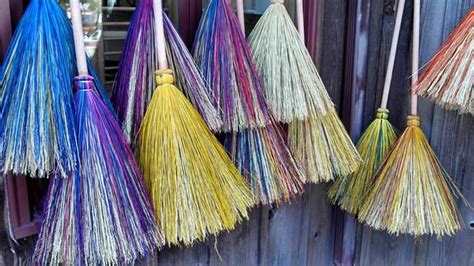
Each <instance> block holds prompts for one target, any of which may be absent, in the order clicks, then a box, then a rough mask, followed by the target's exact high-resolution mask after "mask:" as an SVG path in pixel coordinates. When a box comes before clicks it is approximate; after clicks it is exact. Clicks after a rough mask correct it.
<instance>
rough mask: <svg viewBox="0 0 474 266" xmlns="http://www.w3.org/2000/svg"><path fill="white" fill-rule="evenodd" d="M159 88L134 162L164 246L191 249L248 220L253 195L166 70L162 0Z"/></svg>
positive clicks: (157, 4) (157, 7) (157, 9)
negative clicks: (138, 164) (138, 165)
mask: <svg viewBox="0 0 474 266" xmlns="http://www.w3.org/2000/svg"><path fill="white" fill-rule="evenodd" d="M153 5H154V15H155V18H156V19H155V31H156V36H158V39H159V40H160V41H158V42H156V43H157V52H158V53H157V54H158V60H159V68H160V70H159V71H157V72H156V74H157V84H158V88H157V89H156V90H155V92H154V94H153V97H152V99H151V101H150V104H149V106H148V109H147V111H146V114H145V117H144V119H143V122H142V125H141V129H140V132H139V147H138V148H139V150H138V157H139V163H140V166H141V169H142V171H143V176H144V178H145V182H146V185H147V186H148V189H149V191H150V195H151V199H152V203H153V204H154V209H155V214H156V218H157V222H158V225H159V228H160V229H161V230H162V233H163V236H164V238H165V242H166V244H167V245H176V244H179V243H184V244H185V245H189V244H192V243H193V242H194V241H196V240H203V239H205V238H206V236H207V235H210V234H211V235H215V234H217V233H219V232H220V231H223V230H231V229H233V228H234V227H235V224H236V223H238V222H240V221H242V220H243V219H246V218H248V213H247V208H249V207H251V206H252V205H253V197H252V193H251V191H250V189H249V187H248V184H247V183H246V182H245V180H244V178H243V177H242V176H241V175H240V173H239V171H238V170H237V168H236V167H235V166H234V165H233V163H232V161H231V160H230V159H229V157H228V156H227V154H226V152H225V150H224V148H223V147H222V146H221V145H220V144H219V142H218V140H217V139H216V138H215V137H214V136H213V135H212V133H211V132H210V131H209V129H208V128H207V126H206V124H205V122H204V120H203V119H202V118H201V116H200V115H199V113H198V112H197V111H196V110H195V109H194V107H193V106H192V104H191V103H190V102H189V101H188V100H187V99H186V97H185V96H184V95H183V94H182V93H181V91H180V90H178V89H177V88H176V87H175V86H174V85H173V83H174V79H173V75H172V72H171V70H169V69H168V63H167V60H166V48H165V42H164V34H163V20H162V5H161V0H154V1H153Z"/></svg>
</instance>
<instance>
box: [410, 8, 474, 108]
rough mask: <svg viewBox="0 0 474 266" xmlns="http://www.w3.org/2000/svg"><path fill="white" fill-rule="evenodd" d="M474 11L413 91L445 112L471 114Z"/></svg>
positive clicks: (473, 95) (472, 106)
mask: <svg viewBox="0 0 474 266" xmlns="http://www.w3.org/2000/svg"><path fill="white" fill-rule="evenodd" d="M473 38H474V9H471V10H470V11H469V13H468V15H466V17H465V18H464V19H463V20H462V21H461V23H460V24H459V25H458V26H457V27H456V29H455V30H454V31H453V33H451V36H449V38H448V40H447V41H446V42H445V44H444V45H443V46H442V47H441V49H440V50H439V52H438V53H437V54H436V55H435V57H434V58H433V60H432V61H431V62H430V63H429V65H428V66H427V68H426V70H425V72H424V73H423V74H422V75H421V77H420V79H419V80H418V82H417V83H416V84H415V86H413V88H412V90H413V91H414V92H415V93H416V94H418V95H420V96H424V97H427V98H428V99H430V100H432V101H434V102H436V103H437V104H439V105H441V106H442V107H443V108H446V109H448V110H458V111H459V112H460V113H470V114H471V115H473V114H474V89H473V82H474V76H473V74H474V68H473V67H472V65H473V59H474V55H473V50H474V45H473V42H474V41H473Z"/></svg>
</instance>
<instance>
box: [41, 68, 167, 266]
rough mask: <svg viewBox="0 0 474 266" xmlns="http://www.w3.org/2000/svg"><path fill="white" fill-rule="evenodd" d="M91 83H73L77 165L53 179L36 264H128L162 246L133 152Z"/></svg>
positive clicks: (88, 79)
mask: <svg viewBox="0 0 474 266" xmlns="http://www.w3.org/2000/svg"><path fill="white" fill-rule="evenodd" d="M92 79H93V78H92V77H89V76H86V77H76V79H75V87H76V89H77V92H76V95H75V115H76V124H77V131H78V144H79V155H80V166H79V169H78V170H76V171H75V172H74V174H73V175H71V176H70V177H68V178H67V179H62V178H59V177H56V178H54V179H53V180H52V181H51V184H50V189H49V193H48V196H47V202H46V205H45V216H44V219H43V224H42V227H41V231H40V234H39V237H38V242H37V244H36V248H35V253H34V261H35V262H36V263H38V264H40V265H46V264H52V265H56V264H66V265H82V264H92V265H109V264H132V263H133V262H134V261H135V260H136V259H138V258H140V257H143V256H146V255H148V254H151V253H152V252H153V251H154V250H155V249H156V248H157V247H159V246H161V245H162V244H163V243H162V238H161V236H160V233H159V231H158V227H157V225H156V221H155V217H154V215H153V209H152V207H151V204H150V201H149V197H148V195H147V191H146V188H145V184H144V182H143V180H142V178H141V176H140V171H139V168H138V165H137V164H136V162H135V160H134V157H133V153H132V151H131V150H130V148H129V147H128V145H127V143H126V141H125V139H124V137H123V133H122V130H121V128H120V126H119V125H118V123H117V121H116V120H115V117H114V116H113V114H112V113H110V112H109V110H108V109H107V107H106V106H105V105H104V104H103V102H102V101H101V100H100V98H99V96H98V95H97V93H96V92H95V90H94V86H93V81H92Z"/></svg>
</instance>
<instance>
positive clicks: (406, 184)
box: [359, 116, 462, 237]
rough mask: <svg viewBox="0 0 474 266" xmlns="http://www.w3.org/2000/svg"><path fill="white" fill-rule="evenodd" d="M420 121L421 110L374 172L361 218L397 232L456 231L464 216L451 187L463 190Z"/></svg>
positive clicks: (410, 119) (449, 232)
mask: <svg viewBox="0 0 474 266" xmlns="http://www.w3.org/2000/svg"><path fill="white" fill-rule="evenodd" d="M419 125H420V120H419V117H418V116H409V117H408V125H407V126H408V127H407V128H406V130H405V132H404V133H403V134H402V135H401V136H400V138H399V139H398V140H397V142H396V143H395V144H394V146H393V148H392V150H391V151H390V153H389V154H388V155H387V158H386V160H385V161H384V162H383V163H382V165H381V166H380V169H379V170H378V172H377V174H376V176H375V177H374V183H373V185H372V187H371V188H370V191H369V193H368V195H367V197H366V199H365V201H364V203H363V205H362V207H361V209H360V211H359V220H360V221H361V222H365V223H367V224H368V225H369V226H371V227H374V228H375V229H383V230H387V231H388V232H389V233H391V234H397V235H398V234H411V235H415V236H418V235H424V234H435V235H437V236H438V237H441V236H444V235H453V234H454V233H455V232H456V231H457V230H459V229H460V227H461V224H462V218H461V216H460V214H459V211H458V208H457V206H456V202H455V200H454V198H453V194H452V192H455V193H456V194H458V195H461V194H460V191H459V190H458V189H457V187H456V186H455V184H454V181H453V180H452V179H451V178H450V177H449V175H448V174H447V173H446V171H445V170H444V169H443V168H442V166H441V163H440V162H439V161H438V158H437V157H436V155H435V153H434V152H433V150H432V149H431V147H430V145H429V143H428V140H427V139H426V137H425V135H424V134H423V131H422V130H421V128H420V127H419Z"/></svg>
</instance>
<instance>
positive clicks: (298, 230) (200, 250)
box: [0, 0, 474, 266]
mask: <svg viewBox="0 0 474 266" xmlns="http://www.w3.org/2000/svg"><path fill="white" fill-rule="evenodd" d="M195 1H198V0H195ZM199 1H200V0H199ZM288 1H289V2H291V1H290V0H288ZM313 1H314V0H306V1H305V5H306V6H307V7H308V8H310V10H308V9H307V10H306V14H312V16H311V17H306V19H307V20H308V21H307V22H306V23H307V24H308V23H318V24H312V25H309V26H312V27H311V28H313V29H314V32H308V36H311V37H312V41H309V42H308V43H307V44H308V46H309V50H310V51H311V52H312V54H313V57H314V58H313V59H314V61H315V62H317V66H318V69H319V71H320V74H321V76H322V78H323V81H324V82H325V84H326V86H327V89H328V91H329V94H330V95H331V97H332V98H333V100H334V102H335V104H336V105H337V106H338V110H339V111H340V112H341V115H343V116H344V117H354V116H357V115H360V119H361V121H360V123H361V125H362V126H361V127H360V128H365V127H366V126H367V125H368V124H369V123H370V122H371V121H372V120H373V118H374V115H375V110H376V109H377V107H378V106H379V104H380V98H381V94H382V93H381V89H382V87H383V80H384V74H385V69H386V62H387V60H388V54H389V49H390V41H391V37H392V33H393V27H394V23H395V14H394V12H395V11H394V10H393V8H394V7H396V6H397V1H396V0H382V1H375V0H353V2H352V1H344V0H319V1H315V2H313ZM13 2H15V4H13V5H12V3H13ZM17 2H21V1H18V0H0V29H1V31H0V55H1V54H3V53H2V51H4V50H5V48H6V43H7V42H8V40H9V36H10V35H11V29H12V26H11V22H8V21H9V20H10V21H11V20H12V12H11V7H12V6H13V7H15V6H17V5H18V3H17ZM184 2H187V3H189V4H190V5H191V3H192V2H193V0H186V1H184ZM315 3H317V4H316V5H315ZM367 3H370V5H368V6H365V7H366V8H368V9H369V11H370V12H369V14H365V15H364V16H363V17H364V18H365V19H366V20H367V22H368V23H369V25H368V32H367V37H368V45H367V47H368V48H367V57H366V58H365V59H364V60H365V61H366V66H365V67H366V75H363V76H362V77H361V78H360V79H359V80H358V81H357V82H360V83H359V84H363V87H364V91H365V93H364V94H363V96H360V95H358V97H363V99H361V100H360V101H363V106H362V108H360V112H361V113H360V114H355V113H353V109H351V108H349V109H347V108H342V107H343V106H347V105H348V104H351V102H352V104H353V102H354V98H352V100H351V99H348V98H347V97H345V95H348V94H347V93H348V92H347V89H348V87H353V86H350V85H348V83H347V75H346V73H347V70H348V67H349V66H347V61H346V58H347V57H348V56H350V55H348V53H350V51H351V50H352V51H358V50H357V47H360V46H356V48H354V49H347V42H348V39H347V38H348V36H350V35H348V34H347V31H348V29H349V26H348V25H351V23H352V24H353V22H351V21H349V20H350V19H351V18H354V17H356V18H357V17H358V15H360V14H352V15H351V13H350V12H351V10H352V9H351V8H350V7H351V5H352V6H353V5H356V4H359V5H360V4H367ZM473 6H474V3H473V1H472V0H449V1H446V0H424V1H422V17H421V27H422V29H421V62H420V63H421V65H423V64H424V63H426V62H427V61H429V60H430V58H431V57H432V56H433V55H434V53H435V52H436V51H437V49H438V48H439V47H440V45H441V44H442V42H443V40H445V39H446V38H447V37H448V36H449V33H450V32H451V31H452V29H453V28H454V27H455V26H456V24H457V23H458V22H459V21H460V19H461V18H462V17H463V15H464V14H466V12H467V11H468V10H469V8H471V7H473ZM21 8H23V7H21ZM180 8H183V7H182V6H181V7H180ZM405 8H406V9H405V13H404V20H403V23H402V29H401V36H400V41H399V46H398V53H397V58H396V61H395V71H394V77H393V81H392V93H391V96H390V100H389V109H390V111H391V121H392V122H393V124H394V125H395V126H396V127H397V128H398V129H400V130H403V129H404V127H405V123H406V116H407V114H408V109H409V108H408V103H409V92H408V88H409V83H410V71H411V69H410V56H411V48H410V44H411V42H410V39H411V20H412V1H407V4H406V7H405ZM362 11H367V10H362ZM15 14H18V13H15ZM180 14H185V12H182V11H181V12H180ZM315 14H317V15H318V16H319V17H318V18H317V19H315V18H314V16H315ZM7 16H9V17H10V18H8V17H7ZM14 17H16V18H17V17H18V15H17V16H14ZM16 21H17V20H16ZM181 22H182V23H183V24H186V23H187V22H185V21H184V20H181ZM194 26H195V25H194ZM318 29H319V31H318ZM183 33H184V34H185V35H186V36H191V35H190V32H188V31H184V32H183ZM186 39H187V42H188V44H189V43H190V41H191V40H192V39H191V37H186ZM360 49H363V47H362V48H360ZM359 51H360V50H359ZM0 58H1V56H0ZM349 95H351V94H349ZM352 96H354V95H353V94H352ZM342 111H343V112H342ZM420 116H421V119H422V128H423V129H424V131H425V133H426V135H427V137H428V138H429V139H430V141H431V144H432V146H433V148H434V150H435V152H436V153H437V154H438V155H439V158H440V160H441V161H442V163H443V165H444V166H445V167H446V170H447V171H448V173H450V174H451V176H452V177H453V178H454V179H455V180H456V182H457V183H458V185H459V186H460V187H461V189H462V191H463V192H464V194H465V196H466V198H467V199H468V200H470V202H471V203H473V204H474V181H473V179H474V156H473V155H474V153H473V151H474V118H473V117H472V116H469V115H463V116H459V115H457V114H456V113H454V112H447V111H444V110H442V109H440V108H439V107H437V106H435V105H433V104H431V103H430V102H428V101H426V100H424V99H422V100H420ZM345 120H346V119H345ZM351 120H352V121H353V118H352V119H349V120H348V121H349V122H350V121H351ZM358 131H359V132H351V133H352V135H353V136H354V137H356V138H357V137H358V136H359V135H360V130H358ZM305 188H306V192H305V193H304V194H303V195H302V196H301V198H300V199H299V200H298V201H296V202H294V203H293V204H291V205H283V206H280V208H278V209H276V208H275V209H273V208H269V207H259V208H255V209H254V210H253V211H252V212H251V218H250V221H248V222H246V223H243V224H241V225H239V226H238V227H237V229H236V230H234V231H232V232H229V233H222V234H221V235H219V236H218V237H216V238H210V239H208V241H207V242H205V243H200V244H196V245H195V246H193V247H191V248H178V247H173V248H165V249H164V250H162V251H161V252H160V253H159V254H158V256H157V257H155V258H152V259H150V260H148V261H147V262H143V263H141V264H148V265H155V264H157V263H158V264H160V265H333V264H335V262H337V264H340V265H347V263H350V262H351V261H352V262H353V263H354V264H355V265H374V266H381V265H446V266H448V265H461V266H463V265H474V255H473V253H472V247H473V246H474V231H473V227H474V212H473V211H472V210H471V209H469V208H468V207H466V206H464V205H463V204H462V203H461V201H459V202H458V203H459V206H460V209H461V212H462V215H463V217H464V219H465V223H466V225H465V227H464V228H463V230H462V231H461V232H459V233H458V234H457V235H456V236H454V237H450V238H444V239H443V240H441V241H439V240H437V239H436V238H434V237H421V238H418V239H414V238H412V237H409V236H399V237H395V236H390V235H388V234H387V233H385V232H380V231H373V230H371V229H369V228H367V227H366V226H364V225H361V224H358V223H356V224H355V225H354V228H353V229H351V230H349V229H350V226H349V227H348V226H347V221H349V222H351V221H353V220H351V217H350V216H347V215H344V214H343V213H342V212H340V211H339V210H337V208H335V207H333V206H331V205H330V204H329V203H328V202H327V200H326V191H327V190H326V189H327V185H324V184H323V185H307V186H306V187H305ZM341 217H342V218H341ZM344 221H346V222H344ZM345 223H346V225H344V224H345ZM349 225H350V224H349ZM0 226H3V224H1V223H0ZM2 228H3V227H2ZM341 228H342V234H341ZM347 228H349V229H347ZM344 232H345V233H344ZM348 232H352V233H351V234H350V235H348ZM0 233H1V234H0V241H1V243H2V244H1V245H0V246H1V248H0V252H1V253H0V264H2V262H6V263H7V264H9V263H8V262H11V261H12V257H13V256H12V253H11V252H10V251H9V247H8V246H7V245H6V241H5V232H4V229H3V230H1V232H0ZM341 236H342V239H343V240H344V239H345V241H342V242H340V243H339V244H342V246H340V247H338V245H336V243H337V241H336V240H337V239H338V238H340V237H341ZM348 238H349V239H353V240H354V245H353V246H352V245H351V244H350V243H349V245H348V243H347V242H346V241H347V239H348ZM22 244H24V243H23V242H22ZM335 250H338V252H335ZM354 252H355V253H354ZM22 256H26V255H22Z"/></svg>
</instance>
